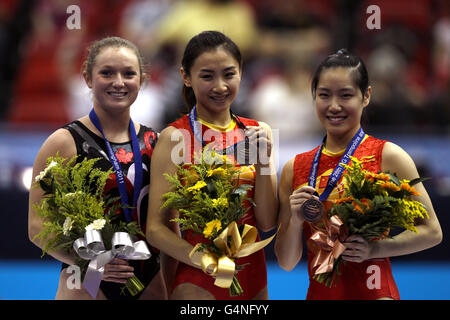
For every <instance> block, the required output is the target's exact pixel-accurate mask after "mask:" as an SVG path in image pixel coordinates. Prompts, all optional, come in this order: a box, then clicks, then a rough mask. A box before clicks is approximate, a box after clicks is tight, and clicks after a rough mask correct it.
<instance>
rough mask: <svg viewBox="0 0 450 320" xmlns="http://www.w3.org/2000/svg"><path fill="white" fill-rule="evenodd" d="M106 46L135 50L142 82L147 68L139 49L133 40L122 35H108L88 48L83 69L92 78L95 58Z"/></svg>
mask: <svg viewBox="0 0 450 320" xmlns="http://www.w3.org/2000/svg"><path fill="white" fill-rule="evenodd" d="M105 48H128V49H130V50H131V51H133V52H134V54H135V55H136V57H137V59H138V62H139V71H140V81H141V83H142V80H143V79H144V74H145V70H144V69H145V68H144V62H143V59H142V56H141V54H140V53H139V49H138V48H137V47H136V45H134V44H133V43H132V42H131V41H129V40H126V39H123V38H120V37H106V38H103V39H101V40H97V41H95V42H94V43H93V44H92V45H91V46H90V47H89V48H88V55H87V58H86V60H85V61H84V63H83V71H84V72H86V73H87V75H88V76H89V77H90V78H92V68H93V66H94V64H95V59H96V58H97V56H98V55H99V54H100V52H101V51H102V50H103V49H105Z"/></svg>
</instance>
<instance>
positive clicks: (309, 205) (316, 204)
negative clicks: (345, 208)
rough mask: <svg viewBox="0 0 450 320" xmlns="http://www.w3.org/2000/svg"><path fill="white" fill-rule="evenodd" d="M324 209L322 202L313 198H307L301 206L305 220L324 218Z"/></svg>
mask: <svg viewBox="0 0 450 320" xmlns="http://www.w3.org/2000/svg"><path fill="white" fill-rule="evenodd" d="M323 211H324V209H323V204H322V202H320V201H319V200H315V199H312V198H311V199H308V200H306V201H305V202H304V203H303V205H302V207H301V212H302V215H303V218H304V219H305V221H308V222H312V223H314V222H317V221H319V220H320V219H322V216H323Z"/></svg>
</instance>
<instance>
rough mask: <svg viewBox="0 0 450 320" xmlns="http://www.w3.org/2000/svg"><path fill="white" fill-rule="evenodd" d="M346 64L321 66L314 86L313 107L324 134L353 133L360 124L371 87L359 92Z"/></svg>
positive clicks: (346, 134) (335, 135)
mask: <svg viewBox="0 0 450 320" xmlns="http://www.w3.org/2000/svg"><path fill="white" fill-rule="evenodd" d="M351 72H352V71H351V69H350V68H343V67H336V68H329V69H324V70H323V71H322V73H321V75H320V79H319V82H318V84H317V89H316V96H315V102H316V111H317V115H318V118H319V120H320V122H321V123H322V125H323V126H324V127H325V129H326V131H327V135H329V136H334V137H338V138H346V137H350V139H351V138H352V137H353V135H354V134H355V133H356V132H357V131H358V129H359V128H360V122H361V115H362V111H363V109H364V108H365V107H366V106H367V105H368V104H369V101H370V94H371V88H370V87H369V89H368V90H367V93H366V94H365V95H364V97H363V95H362V92H361V90H360V89H359V87H358V86H357V85H356V84H355V82H354V80H353V77H352V73H351Z"/></svg>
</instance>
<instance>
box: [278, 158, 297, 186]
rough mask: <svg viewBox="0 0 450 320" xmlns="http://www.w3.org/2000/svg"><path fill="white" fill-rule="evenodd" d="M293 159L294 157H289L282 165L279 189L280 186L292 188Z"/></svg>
mask: <svg viewBox="0 0 450 320" xmlns="http://www.w3.org/2000/svg"><path fill="white" fill-rule="evenodd" d="M294 161H295V157H294V158H292V159H290V160H289V161H288V162H286V164H285V165H284V166H283V171H282V172H281V177H280V190H281V188H283V189H285V190H291V189H292V179H293V177H294Z"/></svg>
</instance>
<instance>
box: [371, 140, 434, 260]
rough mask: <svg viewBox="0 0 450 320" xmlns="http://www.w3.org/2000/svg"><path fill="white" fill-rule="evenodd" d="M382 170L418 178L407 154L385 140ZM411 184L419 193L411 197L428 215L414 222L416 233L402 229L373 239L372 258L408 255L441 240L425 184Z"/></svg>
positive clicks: (401, 176)
mask: <svg viewBox="0 0 450 320" xmlns="http://www.w3.org/2000/svg"><path fill="white" fill-rule="evenodd" d="M382 171H390V172H395V173H397V176H398V177H399V178H401V179H408V180H412V179H414V178H418V177H419V173H418V172H417V169H416V166H415V164H414V161H413V160H412V159H411V157H410V156H409V155H408V154H407V153H406V152H405V151H404V150H403V149H402V148H400V147H399V146H397V145H395V144H393V143H386V145H385V147H384V149H383V160H382ZM414 187H415V189H416V190H417V191H418V192H419V193H420V196H415V197H414V198H415V200H417V201H419V202H421V203H422V204H423V205H424V206H425V208H427V212H428V215H429V217H430V218H429V219H420V220H419V221H417V230H418V232H419V233H414V232H411V231H404V232H402V233H400V234H399V235H397V236H395V237H394V238H393V239H385V240H382V241H375V242H374V245H373V247H372V250H371V251H372V253H371V257H372V258H377V257H392V256H399V255H404V254H409V253H413V252H417V251H421V250H425V249H428V248H431V247H433V246H435V245H437V244H439V243H440V242H441V241H442V230H441V226H440V225H439V221H438V219H437V217H436V213H435V212H434V209H433V204H432V203H431V200H430V197H429V196H428V193H427V191H426V190H425V187H424V186H423V184H422V183H419V184H417V185H415V186H414Z"/></svg>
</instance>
